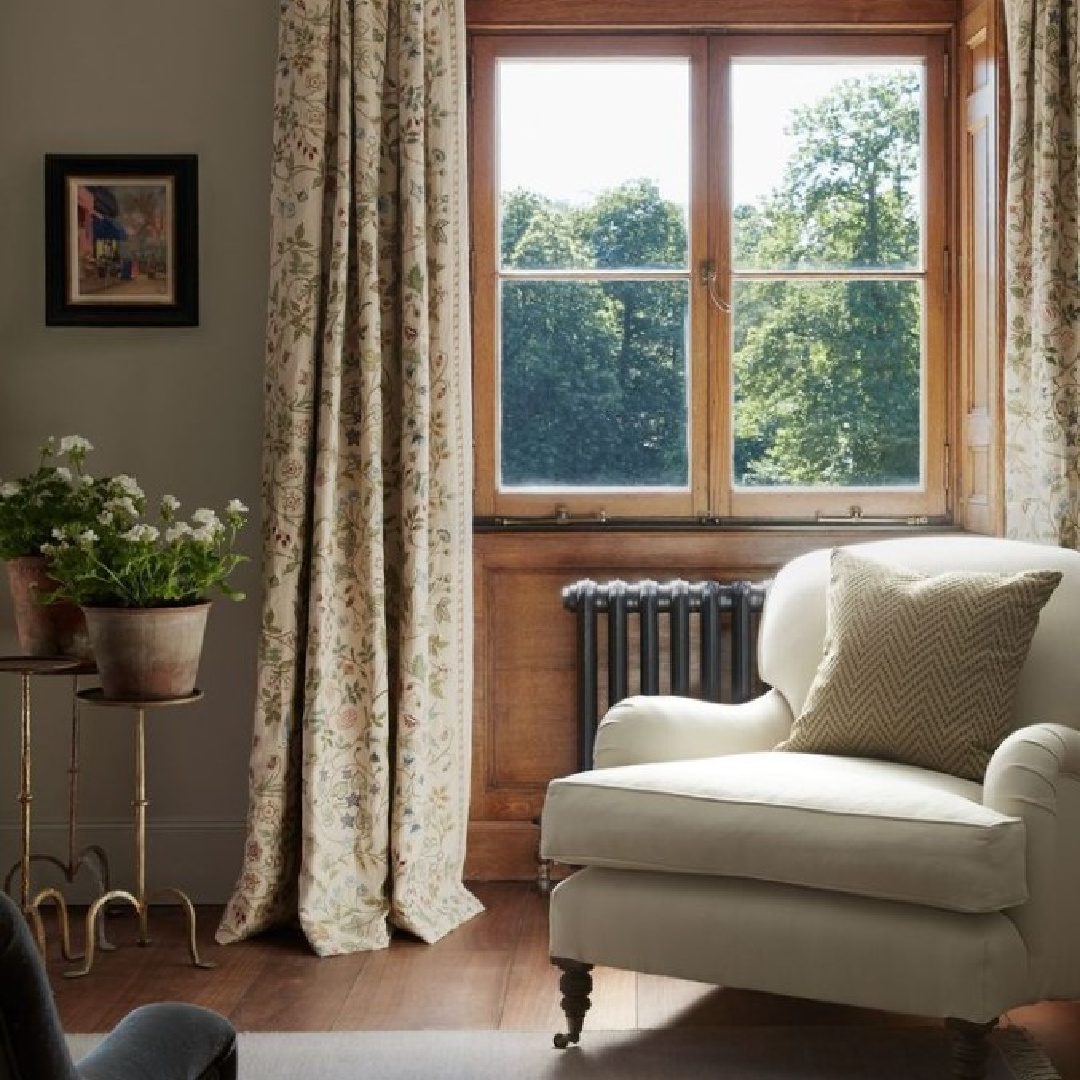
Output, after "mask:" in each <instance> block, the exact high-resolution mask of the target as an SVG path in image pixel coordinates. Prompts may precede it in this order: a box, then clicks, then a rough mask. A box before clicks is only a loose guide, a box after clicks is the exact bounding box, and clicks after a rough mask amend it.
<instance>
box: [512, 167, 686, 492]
mask: <svg viewBox="0 0 1080 1080" xmlns="http://www.w3.org/2000/svg"><path fill="white" fill-rule="evenodd" d="M686 244H687V240H686V228H685V225H684V223H683V220H682V214H681V212H680V211H679V209H678V208H677V207H675V206H673V205H672V204H670V203H667V202H665V201H664V200H663V199H661V197H660V193H659V190H658V189H657V188H656V186H655V184H652V183H649V182H646V181H633V182H631V183H628V184H624V185H622V186H620V187H619V188H616V189H614V190H613V191H609V192H605V193H604V194H603V195H601V196H600V197H599V198H598V199H597V200H596V201H595V202H594V203H592V204H591V205H590V206H588V207H585V208H581V209H579V208H572V207H565V206H560V205H557V204H554V203H552V202H551V201H549V200H546V199H543V198H542V197H540V196H538V195H535V194H532V193H529V192H522V191H515V192H511V193H510V194H509V195H508V196H507V198H506V200H505V202H504V208H503V218H502V256H503V263H504V265H505V266H507V267H511V268H513V269H568V268H573V269H582V268H595V267H601V266H602V267H610V266H616V267H625V266H632V267H655V266H662V265H679V264H682V265H685V261H686V254H685V252H686ZM686 305H687V295H686V287H685V285H684V284H683V283H680V282H652V281H620V282H598V281H588V280H585V281H551V280H548V281H537V280H518V281H515V280H511V281H508V282H506V283H505V284H504V286H503V291H502V297H501V308H502V327H501V330H502V344H503V354H502V371H501V375H502V447H503V450H502V461H501V467H502V480H503V483H505V484H507V485H510V486H522V485H545V484H548V485H573V486H588V485H594V484H595V485H605V486H641V485H658V486H659V485H674V486H678V485H683V484H685V483H686V478H687V446H686V442H687V440H686V344H685V324H686Z"/></svg>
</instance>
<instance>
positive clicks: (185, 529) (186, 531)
mask: <svg viewBox="0 0 1080 1080" xmlns="http://www.w3.org/2000/svg"><path fill="white" fill-rule="evenodd" d="M193 534H194V530H193V529H192V527H191V526H190V525H189V524H188V523H187V522H186V521H178V522H177V523H176V524H175V525H170V526H169V527H168V528H167V529H166V530H165V539H166V541H167V542H168V543H170V544H172V543H175V541H177V540H183V539H184V537H186V536H192V535H193Z"/></svg>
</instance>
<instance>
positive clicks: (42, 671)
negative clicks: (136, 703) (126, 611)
mask: <svg viewBox="0 0 1080 1080" xmlns="http://www.w3.org/2000/svg"><path fill="white" fill-rule="evenodd" d="M95 671H96V669H95V667H94V665H93V664H89V663H86V662H84V661H80V660H76V659H72V658H70V657H39V656H24V655H18V656H0V674H14V675H18V676H20V679H21V682H22V708H21V713H22V722H21V732H20V762H21V780H20V786H19V804H20V806H21V814H20V824H21V844H20V853H19V859H18V861H17V862H16V863H15V865H14V866H12V868H11V869H10V870H9V871H8V873H7V876H6V877H5V878H4V891H5V892H9V893H10V891H11V883H12V880H13V878H14V877H15V874H16V873H17V874H18V875H19V899H20V906H21V907H22V911H23V914H24V915H25V916H26V918H27V919H28V920H31V921H32V923H33V927H34V936H35V937H36V938H37V943H38V948H39V949H40V950H41V953H42V955H44V953H45V929H44V925H43V924H42V920H41V905H42V904H43V903H44V902H45V901H47V900H52V901H53V902H54V903H55V904H56V906H57V909H58V913H59V922H60V948H61V951H62V953H63V957H64V959H65V960H78V959H80V958H81V956H82V954H81V953H80V954H78V955H76V954H74V953H72V951H71V931H70V924H69V921H68V913H67V904H66V902H65V900H64V896H63V894H62V893H61V892H60V891H59V890H58V889H52V888H50V889H42V890H41V891H40V892H39V893H37V894H36V895H35V896H33V897H31V895H30V894H31V880H30V879H31V867H32V864H33V863H35V862H38V861H41V862H46V863H49V864H51V865H52V866H55V867H56V868H57V869H58V870H59V871H60V872H61V873H62V874H63V875H64V880H65V881H66V882H67V883H68V884H69V885H70V884H71V883H72V882H74V880H75V877H76V875H77V874H78V872H79V870H80V869H81V868H82V867H84V866H85V867H86V868H87V869H88V870H89V871H90V872H91V874H93V876H94V880H95V882H96V883H97V891H98V892H99V893H103V892H106V893H107V892H108V891H109V862H108V858H107V856H106V855H105V852H104V851H103V850H102V849H101V848H100V847H99V846H98V845H96V844H93V845H91V846H89V847H86V848H83V850H82V851H76V850H75V843H76V840H75V838H76V830H77V817H78V802H79V699H78V692H79V676H80V675H90V674H93V673H94V672H95ZM48 675H68V676H70V677H71V680H72V683H71V749H70V759H69V764H68V774H69V781H68V822H67V838H68V851H67V860H66V861H64V860H61V859H58V858H56V857H55V856H53V855H43V854H40V853H37V852H34V851H33V850H32V848H31V820H30V817H31V814H30V804H31V802H32V801H33V791H32V766H33V748H32V743H31V714H32V712H33V709H32V700H31V682H32V680H33V679H34V677H35V676H48ZM100 940H101V946H102V948H111V945H110V944H109V943H108V941H106V939H105V936H104V930H102V931H101V938H100ZM89 947H90V946H88V948H89Z"/></svg>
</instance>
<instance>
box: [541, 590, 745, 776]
mask: <svg viewBox="0 0 1080 1080" xmlns="http://www.w3.org/2000/svg"><path fill="white" fill-rule="evenodd" d="M562 602H563V607H564V608H566V610H567V611H572V612H574V613H575V614H576V615H577V669H578V764H579V766H580V768H581V769H589V768H591V767H592V752H593V742H594V740H595V738H596V727H597V723H598V720H599V716H600V712H601V710H602V709H603V708H604V705H605V701H606V705H607V706H611V705H614V704H615V702H617V701H621V700H622V699H623V698H624V697H627V696H628V695H630V694H661V693H671V694H684V695H687V696H689V697H699V698H702V699H704V700H706V701H728V702H740V701H746V700H748V699H749V698H750V697H751V696H753V695H754V694H756V693H757V692H759V691H760V688H761V687H760V684H759V683H758V682H757V676H756V672H755V668H754V647H753V646H754V639H755V636H756V631H757V615H758V613H759V612H760V611H761V608H762V605H763V604H764V602H765V586H764V585H758V584H753V583H751V582H749V581H731V582H721V581H694V582H690V581H681V580H674V581H663V582H656V581H633V582H626V581H604V582H597V581H591V580H589V579H585V580H583V581H575V582H574V583H573V584H572V585H567V586H566V587H565V588H564V589H563V591H562ZM665 631H666V632H665ZM602 637H603V638H606V648H601V641H600V639H601V638H602ZM635 638H636V639H637V640H636V643H635ZM635 645H636V647H635ZM635 653H636V656H637V664H636V665H634V664H632V663H631V655H632V654H635ZM605 660H606V663H605ZM665 674H666V676H667V678H666V679H665V678H664V675H665ZM604 684H606V691H607V692H606V694H603V692H602V691H603V690H604V689H605V685H604Z"/></svg>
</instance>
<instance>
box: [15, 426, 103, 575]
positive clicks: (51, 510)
mask: <svg viewBox="0 0 1080 1080" xmlns="http://www.w3.org/2000/svg"><path fill="white" fill-rule="evenodd" d="M92 449H93V447H92V446H91V445H90V443H89V442H88V441H87V440H86V439H84V438H83V437H82V436H81V435H65V436H64V437H63V438H61V439H59V440H58V439H56V438H55V437H52V436H50V437H49V439H48V440H47V441H46V443H45V445H44V446H42V447H41V450H40V461H39V464H38V467H37V469H35V470H34V472H32V473H31V474H30V475H29V476H26V477H23V478H22V479H20V480H8V481H5V482H3V483H0V559H17V558H21V557H22V556H25V555H39V554H40V553H41V549H42V546H43V545H44V544H47V543H48V542H49V541H50V540H52V539H54V536H55V533H56V531H57V530H58V529H63V528H67V527H71V528H76V529H84V528H89V526H90V525H92V524H93V522H94V521H96V520H97V516H98V514H99V513H100V512H101V509H102V507H103V506H104V505H105V502H106V501H107V500H108V499H110V498H112V497H113V496H114V495H116V494H119V493H120V492H119V489H118V488H117V486H116V482H115V481H114V480H113V479H111V478H105V479H99V480H95V479H93V478H92V477H91V476H89V475H87V474H86V473H85V472H84V471H83V465H84V463H85V461H86V455H87V453H88V452H89V451H90V450H92Z"/></svg>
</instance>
